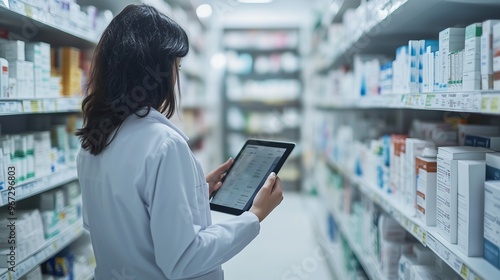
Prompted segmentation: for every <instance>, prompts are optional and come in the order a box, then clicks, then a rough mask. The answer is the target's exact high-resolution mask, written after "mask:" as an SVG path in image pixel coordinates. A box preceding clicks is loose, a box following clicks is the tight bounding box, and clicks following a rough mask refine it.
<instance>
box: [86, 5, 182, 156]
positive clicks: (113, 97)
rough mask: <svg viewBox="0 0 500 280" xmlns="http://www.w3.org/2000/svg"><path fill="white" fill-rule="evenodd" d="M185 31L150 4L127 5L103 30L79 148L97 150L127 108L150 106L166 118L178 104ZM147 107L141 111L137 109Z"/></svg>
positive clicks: (131, 110)
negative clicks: (176, 93)
mask: <svg viewBox="0 0 500 280" xmlns="http://www.w3.org/2000/svg"><path fill="white" fill-rule="evenodd" d="M188 51H189V42H188V37H187V34H186V32H185V31H184V30H183V29H182V28H181V27H180V26H179V25H178V24H177V23H175V22H174V21H173V20H172V19H170V18H169V17H167V16H166V15H164V14H162V13H160V12H158V11H157V10H156V9H155V8H153V7H151V6H148V5H129V6H127V7H125V9H123V11H122V12H120V13H119V14H118V15H117V16H116V17H115V18H114V19H113V20H112V21H111V23H110V24H109V26H108V27H107V28H106V29H105V30H104V33H103V34H102V37H101V39H100V41H99V43H98V44H97V47H96V49H95V53H94V57H93V60H92V66H91V70H90V74H89V80H88V83H87V89H86V93H87V96H86V97H85V99H84V100H83V103H82V110H83V116H84V126H83V128H81V129H79V130H78V131H77V133H76V135H77V136H79V137H80V141H81V144H82V148H83V149H86V150H88V151H89V152H90V153H91V154H93V155H98V154H100V153H101V152H102V151H103V150H104V149H105V148H106V147H107V145H109V144H110V143H111V141H112V140H113V139H108V138H110V136H111V134H112V133H113V132H114V131H115V130H117V129H119V127H120V126H121V124H122V123H123V121H124V120H125V119H126V118H127V117H128V116H130V115H131V114H136V115H138V116H139V117H145V116H147V114H148V113H149V111H150V110H151V108H153V109H155V110H158V111H160V112H161V113H163V114H165V116H166V117H167V118H170V117H171V116H172V115H173V114H174V113H175V110H176V96H175V84H176V83H177V85H178V89H179V81H178V79H179V78H178V77H179V75H178V67H177V63H178V59H179V58H181V57H184V56H186V55H187V53H188ZM143 108H147V111H146V113H145V114H139V113H138V111H139V110H141V109H143Z"/></svg>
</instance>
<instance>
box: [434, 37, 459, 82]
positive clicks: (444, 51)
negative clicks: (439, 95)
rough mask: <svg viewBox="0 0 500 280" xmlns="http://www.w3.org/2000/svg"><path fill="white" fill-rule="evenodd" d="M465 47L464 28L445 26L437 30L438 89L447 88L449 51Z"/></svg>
mask: <svg viewBox="0 0 500 280" xmlns="http://www.w3.org/2000/svg"><path fill="white" fill-rule="evenodd" d="M464 47H465V28H447V29H445V30H443V31H441V32H439V57H440V61H439V62H440V64H441V67H439V71H440V74H439V79H440V80H439V81H438V82H439V90H443V91H446V90H448V78H450V77H451V66H450V63H451V61H450V59H449V58H450V53H451V52H456V51H461V50H463V49H464Z"/></svg>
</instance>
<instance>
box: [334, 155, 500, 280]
mask: <svg viewBox="0 0 500 280" xmlns="http://www.w3.org/2000/svg"><path fill="white" fill-rule="evenodd" d="M327 164H328V165H329V166H330V167H331V168H333V169H335V170H337V171H338V172H339V173H341V174H342V175H343V176H344V177H346V178H347V179H349V180H350V181H352V182H353V183H354V184H356V185H357V186H358V187H359V189H360V190H361V192H362V193H364V194H365V195H366V196H367V197H369V198H370V199H371V200H372V201H373V202H374V203H376V204H377V205H379V206H380V207H381V208H382V209H384V211H386V212H387V213H388V214H390V215H391V216H392V217H393V218H394V219H395V220H397V221H398V222H399V224H401V226H402V227H404V228H405V229H406V231H408V232H409V233H411V234H412V235H413V236H414V237H415V238H416V239H417V240H418V241H420V242H421V243H422V244H423V245H424V246H427V247H429V248H430V249H431V250H432V251H434V252H435V253H436V255H438V256H439V257H440V258H441V259H443V260H444V261H445V262H446V263H447V264H448V265H449V266H450V267H451V268H453V270H455V272H456V273H458V274H459V275H460V276H461V277H462V278H463V279H466V280H477V279H484V280H489V279H491V280H493V279H500V270H498V269H496V268H495V267H494V266H493V265H491V264H490V263H488V262H487V261H486V260H484V259H483V258H481V257H467V256H465V255H464V254H463V253H462V252H460V251H459V250H458V246H457V245H454V244H450V243H448V242H447V241H446V240H445V239H444V238H443V237H441V236H440V235H439V234H438V233H437V231H436V227H427V226H425V225H423V223H422V222H420V220H418V219H417V218H415V217H414V216H412V215H410V214H408V210H406V209H405V208H404V207H403V206H402V205H399V204H398V203H396V202H395V201H394V198H391V197H388V196H387V195H386V194H384V193H383V192H382V191H381V190H379V189H378V188H376V187H375V186H374V185H373V184H371V183H369V182H366V181H364V180H363V179H362V178H359V177H358V176H355V175H354V174H353V173H352V172H349V171H347V170H345V168H343V167H342V166H341V165H339V164H336V163H333V162H328V163H327Z"/></svg>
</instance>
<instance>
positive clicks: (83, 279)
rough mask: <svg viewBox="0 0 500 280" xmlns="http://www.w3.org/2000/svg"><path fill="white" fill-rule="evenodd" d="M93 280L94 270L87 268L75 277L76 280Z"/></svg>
mask: <svg viewBox="0 0 500 280" xmlns="http://www.w3.org/2000/svg"><path fill="white" fill-rule="evenodd" d="M92 279H94V268H93V267H92V268H89V269H88V270H87V271H85V272H84V273H83V274H81V275H77V276H76V280H92Z"/></svg>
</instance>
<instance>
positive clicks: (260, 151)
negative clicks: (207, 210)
mask: <svg viewBox="0 0 500 280" xmlns="http://www.w3.org/2000/svg"><path fill="white" fill-rule="evenodd" d="M285 152H286V149H285V148H280V147H268V146H257V145H247V146H246V147H245V149H244V150H243V151H241V153H240V156H239V158H238V160H237V161H236V162H235V163H234V166H233V167H232V168H231V172H229V174H228V176H227V177H226V178H225V179H224V183H223V184H222V187H221V188H220V189H219V190H218V192H217V194H216V195H215V197H214V198H213V199H212V203H214V204H218V205H222V206H226V207H230V208H235V209H240V210H243V209H244V208H245V205H247V203H248V201H249V200H250V199H251V198H252V196H253V194H254V192H255V190H256V189H257V188H259V187H260V186H262V185H263V184H264V182H265V181H266V179H267V176H268V175H269V173H271V172H272V170H274V168H275V167H276V165H277V164H278V162H279V161H280V159H281V157H282V156H283V155H284V153H285Z"/></svg>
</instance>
